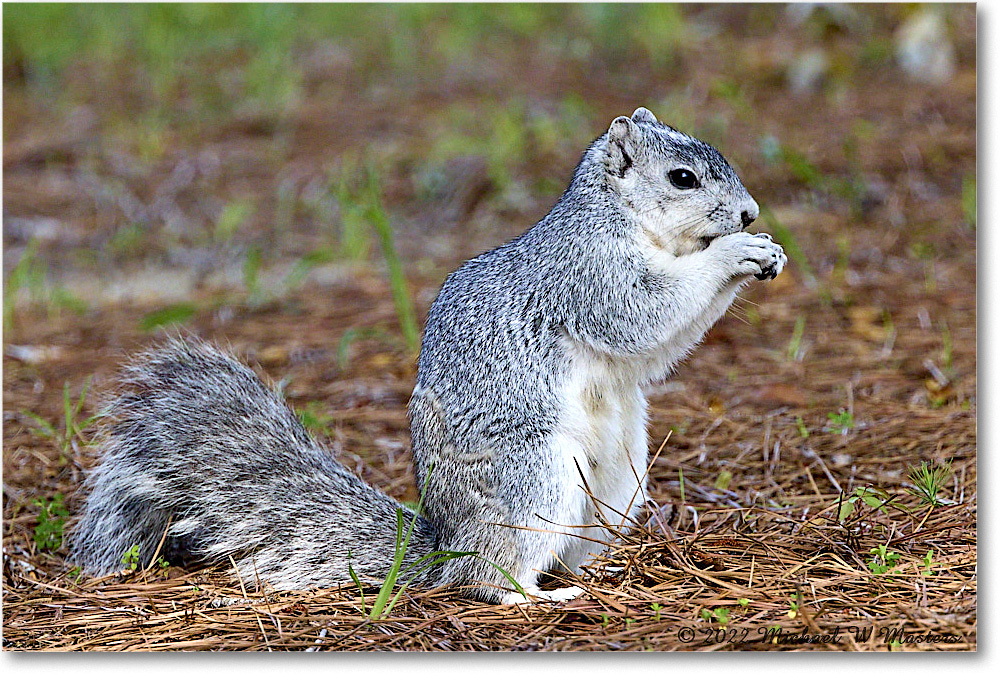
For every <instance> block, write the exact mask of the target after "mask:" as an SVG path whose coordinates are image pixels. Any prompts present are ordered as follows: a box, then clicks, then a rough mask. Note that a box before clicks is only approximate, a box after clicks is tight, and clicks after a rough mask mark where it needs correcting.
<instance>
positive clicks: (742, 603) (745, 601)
mask: <svg viewBox="0 0 1000 675" xmlns="http://www.w3.org/2000/svg"><path fill="white" fill-rule="evenodd" d="M736 602H738V603H740V607H746V606H747V605H749V604H750V601H749V600H748V599H746V598H740V599H738V600H737V601H736Z"/></svg>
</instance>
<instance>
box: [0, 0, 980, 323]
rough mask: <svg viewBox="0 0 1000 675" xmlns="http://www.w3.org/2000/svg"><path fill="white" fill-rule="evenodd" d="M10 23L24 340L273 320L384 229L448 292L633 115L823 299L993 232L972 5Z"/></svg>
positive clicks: (373, 255) (94, 17)
mask: <svg viewBox="0 0 1000 675" xmlns="http://www.w3.org/2000/svg"><path fill="white" fill-rule="evenodd" d="M3 17H4V22H3V37H4V48H3V69H4V70H3V72H4V129H3V133H4V178H5V183H4V243H5V252H4V276H5V279H6V280H7V285H6V288H5V299H6V300H8V303H6V304H7V305H9V307H8V309H7V310H6V311H5V318H6V319H7V326H8V328H10V327H11V325H12V324H11V323H10V322H11V320H12V319H13V313H14V311H15V309H14V308H15V307H26V308H28V307H33V308H35V309H36V310H38V309H39V307H41V308H42V309H43V310H44V311H46V312H49V313H52V312H56V313H58V312H65V311H71V312H86V310H87V308H89V307H92V306H93V305H95V304H98V305H99V304H101V303H108V302H121V301H125V300H128V301H130V302H132V301H134V302H139V303H145V304H149V303H152V304H157V303H161V302H165V301H177V300H180V299H183V298H187V297H189V296H191V295H192V294H194V293H196V292H201V291H213V289H215V290H218V289H229V291H235V292H238V293H243V294H244V295H245V297H246V298H248V299H249V300H250V301H253V302H259V301H262V300H265V299H267V298H274V297H280V296H281V295H283V294H287V293H291V292H296V291H297V290H298V289H300V288H301V287H302V286H303V284H307V283H323V279H324V278H325V277H324V276H323V271H322V270H327V271H328V272H329V271H330V270H334V269H341V268H342V267H343V265H344V264H366V263H369V262H371V263H375V264H377V265H381V264H382V262H383V261H384V260H385V255H386V249H385V246H384V245H383V246H380V244H379V242H380V241H381V242H383V243H384V242H385V241H386V239H385V237H382V238H381V239H380V236H382V235H384V234H387V233H388V234H391V235H392V236H391V239H392V242H391V243H392V245H393V248H394V251H395V253H396V254H397V255H398V256H399V258H400V259H401V260H402V261H403V263H402V268H403V270H404V272H405V274H407V275H409V276H410V277H411V279H413V280H414V283H417V284H418V285H419V282H420V281H421V280H424V281H426V282H427V284H428V285H429V286H430V287H433V286H434V285H435V284H436V283H438V282H439V281H440V280H441V279H442V278H443V275H444V274H445V273H446V272H447V270H448V269H450V268H451V267H453V266H454V265H455V264H456V262H457V261H459V260H460V259H463V258H466V257H469V256H471V255H474V254H476V253H477V252H479V251H481V250H484V249H485V248H488V247H491V246H493V245H496V244H497V243H499V242H501V241H503V240H504V239H506V238H509V237H510V236H513V235H514V234H516V233H518V232H520V231H522V230H524V229H525V228H526V227H528V226H530V224H531V223H533V222H534V221H535V220H536V219H537V218H538V217H540V216H541V215H543V214H544V213H545V212H546V211H547V209H548V208H549V207H550V206H551V204H552V203H553V202H554V200H555V198H556V197H557V196H558V194H559V193H560V192H561V190H562V189H563V188H564V186H565V185H566V183H567V181H568V177H569V175H570V173H571V171H572V168H573V166H574V164H575V162H576V160H577V159H578V157H579V155H580V153H581V152H582V151H583V149H584V148H585V147H586V145H587V144H588V143H589V142H590V141H591V140H592V139H593V138H594V137H596V136H597V135H599V134H600V133H602V131H603V130H604V129H605V128H606V126H607V124H608V123H609V122H610V120H611V119H613V118H614V117H615V116H616V115H619V114H628V113H630V112H631V111H632V110H634V109H635V108H636V107H637V106H639V105H645V106H647V107H649V108H651V109H652V110H653V111H654V112H655V113H656V114H657V115H658V116H659V117H660V119H662V120H664V121H666V122H668V123H670V124H673V125H674V126H677V127H678V128H680V129H682V130H684V131H686V132H689V133H692V134H695V135H698V136H700V137H702V138H704V139H705V140H708V141H710V142H712V143H714V144H716V145H717V146H718V147H719V148H720V149H721V150H722V151H723V153H724V154H725V155H726V156H727V157H728V158H729V159H730V160H731V161H732V162H733V163H734V164H735V165H736V166H737V167H738V168H739V170H740V172H741V175H742V176H743V179H744V182H745V183H746V184H747V186H748V187H749V189H750V191H751V193H752V194H754V196H755V197H756V198H757V199H758V201H759V202H761V203H762V204H763V205H765V206H767V207H769V220H768V219H765V222H763V223H762V227H764V228H768V227H770V228H771V229H772V230H773V229H775V228H778V229H779V230H780V231H781V233H783V236H784V237H785V239H786V240H791V244H792V246H793V248H795V249H797V250H799V251H800V253H799V255H798V256H797V259H794V260H793V262H795V263H796V265H797V268H799V269H800V270H803V274H805V275H806V276H807V277H809V278H814V277H816V276H817V275H818V277H819V278H820V279H822V278H823V276H824V275H828V274H829V273H831V272H832V271H833V269H834V268H835V267H836V265H837V261H838V259H839V258H838V256H839V257H840V258H842V257H843V255H844V247H845V246H846V247H847V248H848V249H849V250H852V251H856V250H860V249H861V248H863V247H864V246H874V247H877V248H878V249H879V250H880V251H882V252H883V253H885V254H893V253H894V254H896V255H898V256H901V257H902V259H906V260H915V261H917V264H918V265H920V264H923V263H922V262H920V261H923V260H927V259H936V258H941V257H945V256H947V254H948V251H949V243H948V242H949V237H948V236H947V235H948V233H949V232H950V228H959V229H960V231H964V232H966V233H969V232H974V230H972V229H971V228H973V227H974V221H975V65H976V64H975V9H974V6H973V5H947V6H939V7H938V6H934V7H928V6H922V5H914V4H894V5H823V6H801V5H800V6H785V5H775V4H769V5H683V6H681V5H665V4H657V5H649V4H646V5H623V4H583V5H552V4H546V5H528V4H504V5H454V4H447V5H424V4H399V5H316V4H309V5H282V4H268V5H244V4H226V5H205V4H171V5H163V4H141V5H93V4H86V5H65V4H5V5H4V8H3ZM380 227H382V230H381V232H382V235H380V229H379V228H380ZM885 228H888V229H885ZM962 228H964V230H963V229H962ZM855 229H856V230H857V232H858V233H857V234H855V233H854V231H855ZM886 231H895V232H896V233H897V236H895V237H894V238H892V239H891V240H890V239H887V238H885V237H884V236H881V238H878V237H876V238H875V239H872V238H871V237H872V236H874V235H873V232H881V234H882V235H884V234H885V232H886ZM866 232H867V234H865V233H866ZM845 237H846V238H847V239H846V240H845V239H844V238H845ZM866 237H867V238H866ZM973 239H974V234H973ZM845 241H846V243H845ZM837 242H841V243H839V244H838V243H837ZM802 251H804V252H805V253H802ZM392 253H393V252H391V251H390V252H389V255H390V258H391V256H392ZM391 266H392V265H390V267H391ZM330 274H332V272H330ZM327 276H329V274H328V275H327ZM429 292H430V291H428V293H429ZM424 300H425V301H426V298H424ZM418 304H419V303H418Z"/></svg>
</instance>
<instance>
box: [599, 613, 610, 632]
mask: <svg viewBox="0 0 1000 675" xmlns="http://www.w3.org/2000/svg"><path fill="white" fill-rule="evenodd" d="M610 622H611V620H610V619H609V618H608V615H607V613H606V612H601V626H603V627H604V628H607V627H608V624H609V623H610Z"/></svg>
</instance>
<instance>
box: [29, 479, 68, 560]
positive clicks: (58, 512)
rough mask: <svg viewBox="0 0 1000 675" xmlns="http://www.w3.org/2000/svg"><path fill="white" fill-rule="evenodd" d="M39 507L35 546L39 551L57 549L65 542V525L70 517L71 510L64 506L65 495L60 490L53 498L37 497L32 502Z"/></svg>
mask: <svg viewBox="0 0 1000 675" xmlns="http://www.w3.org/2000/svg"><path fill="white" fill-rule="evenodd" d="M32 504H34V505H35V506H37V507H38V524H37V525H35V546H37V547H38V550H39V551H55V550H57V549H58V548H59V547H60V546H62V542H63V525H64V524H65V522H66V519H67V518H68V517H69V512H68V511H67V510H66V507H65V506H63V496H62V495H61V494H59V493H58V492H57V493H56V494H55V495H54V496H53V497H52V499H50V500H48V501H46V500H44V499H36V500H34V501H33V502H32Z"/></svg>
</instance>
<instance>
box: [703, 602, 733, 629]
mask: <svg viewBox="0 0 1000 675" xmlns="http://www.w3.org/2000/svg"><path fill="white" fill-rule="evenodd" d="M701 618H702V619H704V620H705V621H712V620H713V619H714V620H715V621H717V622H718V623H719V625H720V626H722V627H723V628H725V627H726V624H727V623H729V608H728V607H716V608H715V609H712V610H709V609H705V608H702V610H701Z"/></svg>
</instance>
